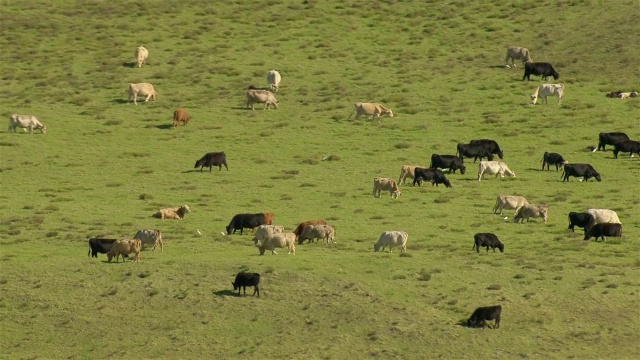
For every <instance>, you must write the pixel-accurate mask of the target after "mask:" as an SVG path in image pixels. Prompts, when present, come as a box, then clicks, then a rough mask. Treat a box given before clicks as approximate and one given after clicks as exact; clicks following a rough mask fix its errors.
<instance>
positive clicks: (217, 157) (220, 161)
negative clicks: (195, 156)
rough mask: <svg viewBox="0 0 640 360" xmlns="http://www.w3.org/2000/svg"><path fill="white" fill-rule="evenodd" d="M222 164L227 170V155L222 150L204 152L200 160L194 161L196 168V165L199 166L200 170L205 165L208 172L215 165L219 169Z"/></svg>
mask: <svg viewBox="0 0 640 360" xmlns="http://www.w3.org/2000/svg"><path fill="white" fill-rule="evenodd" d="M222 165H224V167H225V168H227V171H228V170H229V167H228V166H227V155H226V154H225V153H224V151H223V152H210V153H206V154H204V156H203V157H202V158H200V160H198V161H196V166H195V168H196V169H197V168H198V167H200V172H202V169H203V168H204V167H205V166H208V167H209V172H211V168H212V167H214V166H217V167H218V168H219V169H220V171H221V170H222Z"/></svg>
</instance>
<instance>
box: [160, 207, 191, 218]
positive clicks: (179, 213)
mask: <svg viewBox="0 0 640 360" xmlns="http://www.w3.org/2000/svg"><path fill="white" fill-rule="evenodd" d="M190 212H191V209H189V206H187V205H182V206H180V207H177V208H165V209H160V211H158V212H157V213H155V214H153V215H152V217H154V218H157V219H180V220H182V219H184V216H185V215H186V214H187V213H190Z"/></svg>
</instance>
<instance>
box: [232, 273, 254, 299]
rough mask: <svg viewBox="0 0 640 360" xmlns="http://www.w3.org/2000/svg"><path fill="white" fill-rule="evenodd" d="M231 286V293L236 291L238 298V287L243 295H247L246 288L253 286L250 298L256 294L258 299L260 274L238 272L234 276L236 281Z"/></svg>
mask: <svg viewBox="0 0 640 360" xmlns="http://www.w3.org/2000/svg"><path fill="white" fill-rule="evenodd" d="M231 285H233V291H236V290H238V296H240V287H242V290H244V295H247V286H253V287H254V288H255V289H254V291H253V295H251V296H255V295H256V293H257V294H258V297H260V288H259V287H258V286H259V285H260V274H258V273H250V272H244V271H242V272H239V273H238V275H236V280H235V281H234V282H232V283H231Z"/></svg>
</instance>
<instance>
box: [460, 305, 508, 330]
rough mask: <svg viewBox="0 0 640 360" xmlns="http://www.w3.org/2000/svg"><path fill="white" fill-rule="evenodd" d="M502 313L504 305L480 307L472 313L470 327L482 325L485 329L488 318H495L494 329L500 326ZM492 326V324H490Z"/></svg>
mask: <svg viewBox="0 0 640 360" xmlns="http://www.w3.org/2000/svg"><path fill="white" fill-rule="evenodd" d="M501 313H502V306H500V305H495V306H485V307H479V308H477V309H476V311H474V312H473V314H471V317H470V318H469V320H467V326H468V327H480V326H482V328H483V329H484V328H485V327H486V326H487V322H486V321H487V320H495V323H494V325H493V328H494V329H497V328H499V327H500V314H501ZM489 328H491V326H489Z"/></svg>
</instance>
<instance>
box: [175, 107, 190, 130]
mask: <svg viewBox="0 0 640 360" xmlns="http://www.w3.org/2000/svg"><path fill="white" fill-rule="evenodd" d="M189 119H191V118H190V117H189V113H188V112H187V110H185V109H182V108H181V109H176V111H174V112H173V127H179V126H180V125H182V124H184V126H187V123H188V122H189Z"/></svg>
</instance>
